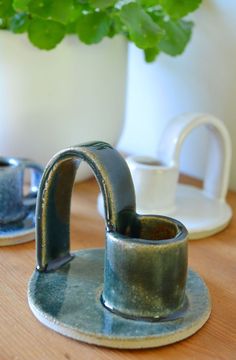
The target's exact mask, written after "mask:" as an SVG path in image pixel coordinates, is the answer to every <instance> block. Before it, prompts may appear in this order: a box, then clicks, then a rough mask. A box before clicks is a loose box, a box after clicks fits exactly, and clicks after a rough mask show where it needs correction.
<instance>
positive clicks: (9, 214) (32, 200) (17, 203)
mask: <svg viewBox="0 0 236 360" xmlns="http://www.w3.org/2000/svg"><path fill="white" fill-rule="evenodd" d="M26 169H32V171H31V186H30V191H29V193H28V194H27V195H24V191H23V187H24V174H25V170H26ZM42 172H43V169H42V167H41V166H40V165H38V164H37V163H34V162H32V161H30V160H27V159H18V158H8V157H0V224H2V225H4V224H8V223H11V222H16V221H20V220H22V219H23V218H24V217H25V216H26V214H27V211H28V210H29V207H31V206H34V205H35V204H36V195H37V191H38V185H39V182H40V179H41V176H42Z"/></svg>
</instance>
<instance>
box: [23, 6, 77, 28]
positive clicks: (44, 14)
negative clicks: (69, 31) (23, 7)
mask: <svg viewBox="0 0 236 360" xmlns="http://www.w3.org/2000/svg"><path fill="white" fill-rule="evenodd" d="M75 10H76V8H75V6H74V2H73V0H33V1H30V3H29V11H30V12H31V14H33V15H36V16H38V17H41V18H43V19H48V20H55V21H59V22H61V23H63V24H67V23H68V22H70V19H71V16H72V15H73V12H74V11H75Z"/></svg>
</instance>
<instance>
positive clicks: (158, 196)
mask: <svg viewBox="0 0 236 360" xmlns="http://www.w3.org/2000/svg"><path fill="white" fill-rule="evenodd" d="M201 126H205V127H206V128H207V129H208V133H209V138H210V142H209V146H208V153H207V154H206V157H207V160H208V161H207V166H206V174H205V178H204V186H203V189H198V188H196V187H193V186H188V185H180V184H178V173H179V162H180V153H181V150H182V145H183V143H184V141H185V139H186V138H187V137H188V135H189V134H190V133H191V132H192V131H194V130H195V129H196V128H198V127H201ZM231 152H232V150H231V141H230V137H229V134H228V132H227V129H226V128H225V126H224V124H223V122H222V121H220V120H218V119H217V118H215V117H213V116H211V115H206V114H185V115H182V116H179V117H178V118H176V119H174V120H173V121H172V122H171V123H170V124H169V126H167V128H166V130H165V131H164V134H163V135H162V137H161V141H160V144H159V150H158V156H157V158H158V161H157V160H156V159H155V158H150V157H141V156H130V157H128V158H127V163H128V165H129V168H130V171H131V174H132V178H133V181H134V186H135V190H136V199H137V211H138V212H139V213H141V214H161V215H168V216H171V217H174V218H176V219H178V220H179V221H181V222H182V223H183V224H184V225H185V226H186V227H187V229H188V232H189V238H190V239H198V238H203V237H206V236H210V235H212V234H214V233H217V232H218V231H220V230H222V229H224V228H225V227H226V226H227V225H228V223H229V221H230V219H231V217H232V211H231V208H230V206H229V205H228V204H227V203H226V200H225V197H226V193H227V189H228V181H229V173H230V163H231ZM98 209H99V212H100V213H101V214H103V213H104V211H103V200H102V196H101V195H100V197H99V199H98Z"/></svg>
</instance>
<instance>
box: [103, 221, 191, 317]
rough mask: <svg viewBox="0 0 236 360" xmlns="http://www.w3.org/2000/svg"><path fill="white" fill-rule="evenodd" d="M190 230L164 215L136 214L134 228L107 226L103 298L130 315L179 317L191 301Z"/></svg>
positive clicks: (113, 307) (111, 307)
mask: <svg viewBox="0 0 236 360" xmlns="http://www.w3.org/2000/svg"><path fill="white" fill-rule="evenodd" d="M186 276H187V230H186V228H185V227H184V226H183V225H182V224H181V223H180V222H178V221H176V220H173V219H170V218H167V217H162V216H138V217H137V219H136V220H135V224H134V225H133V227H131V229H130V233H129V234H127V235H122V234H119V233H117V232H107V234H106V252H105V268H104V289H103V294H102V302H103V304H104V306H105V307H106V308H108V309H110V310H111V311H113V312H116V313H119V314H120V315H123V316H125V317H130V318H138V319H140V318H146V319H147V320H153V321H155V320H160V319H163V318H168V317H170V318H176V317H178V316H181V312H182V311H184V309H185V308H186V306H187V299H186V298H185V285H186Z"/></svg>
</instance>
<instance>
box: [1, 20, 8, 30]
mask: <svg viewBox="0 0 236 360" xmlns="http://www.w3.org/2000/svg"><path fill="white" fill-rule="evenodd" d="M6 28H7V20H6V19H2V18H0V29H4V30H5V29H6Z"/></svg>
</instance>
